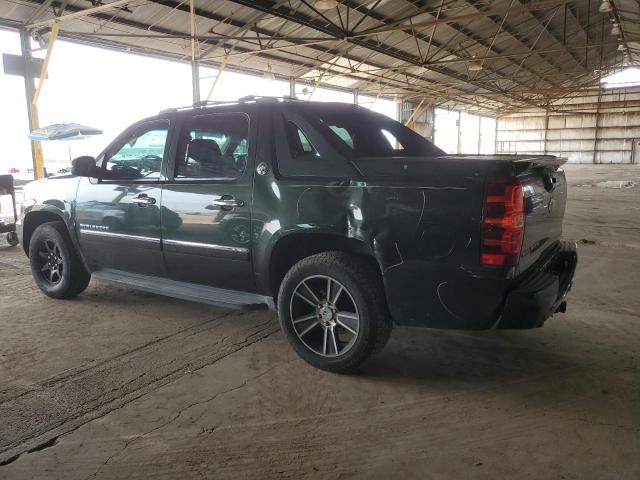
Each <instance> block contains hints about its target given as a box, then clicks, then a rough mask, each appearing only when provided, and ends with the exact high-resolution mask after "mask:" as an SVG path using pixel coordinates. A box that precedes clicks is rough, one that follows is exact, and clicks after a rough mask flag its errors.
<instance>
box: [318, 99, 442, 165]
mask: <svg viewBox="0 0 640 480" xmlns="http://www.w3.org/2000/svg"><path fill="white" fill-rule="evenodd" d="M305 116H306V118H309V119H310V118H311V116H318V117H319V118H320V122H321V123H322V124H323V125H325V126H326V127H327V128H326V130H325V131H326V134H327V135H329V136H330V137H332V139H333V141H334V142H337V143H339V144H341V145H342V146H343V147H344V146H347V147H348V148H349V151H352V152H353V153H354V154H355V156H357V157H408V156H437V155H443V154H444V152H443V151H442V150H440V149H439V148H438V147H436V146H435V145H433V144H432V143H431V142H429V141H428V140H427V139H425V138H423V137H422V136H420V135H418V134H417V133H415V132H414V131H413V130H411V129H409V128H407V127H405V126H404V125H402V124H401V123H399V122H396V121H394V120H391V119H389V118H387V117H384V116H382V115H379V114H375V113H372V112H368V111H363V110H361V109H355V108H354V109H349V110H347V109H339V110H337V109H332V110H329V109H324V108H323V109H318V111H310V112H306V113H305Z"/></svg>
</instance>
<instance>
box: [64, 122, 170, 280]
mask: <svg viewBox="0 0 640 480" xmlns="http://www.w3.org/2000/svg"><path fill="white" fill-rule="evenodd" d="M168 137H169V121H168V120H155V121H150V122H143V123H139V124H136V125H134V126H132V127H131V128H129V129H128V130H127V131H125V132H124V133H123V134H122V135H121V136H120V137H119V138H118V139H116V141H115V142H114V143H113V144H112V145H111V146H110V147H108V148H107V150H106V151H105V152H104V154H103V155H102V156H101V157H99V158H98V162H99V164H100V166H101V170H100V171H101V174H100V178H83V179H82V180H81V181H80V184H79V187H78V194H77V201H76V210H75V215H76V216H75V218H76V228H77V229H78V238H79V241H80V245H81V248H82V252H83V254H84V256H85V258H86V259H87V261H88V263H89V264H90V265H91V267H92V268H93V269H96V270H99V269H117V270H123V271H126V272H131V273H140V274H147V275H155V276H165V275H166V271H165V268H164V264H163V259H162V250H161V247H160V238H161V231H160V201H161V198H162V185H161V182H162V180H163V179H164V175H163V172H162V169H163V162H164V159H165V157H166V156H167V151H168V149H167V146H168V144H169V142H168V141H167V140H168Z"/></svg>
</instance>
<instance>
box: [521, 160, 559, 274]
mask: <svg viewBox="0 0 640 480" xmlns="http://www.w3.org/2000/svg"><path fill="white" fill-rule="evenodd" d="M555 160H556V161H555V162H554V161H548V160H547V161H544V162H540V163H536V162H535V161H532V162H531V163H530V167H529V168H528V169H526V170H524V171H523V172H522V173H520V174H519V175H518V180H519V181H520V182H521V184H522V187H523V190H524V201H525V229H524V238H523V241H522V253H521V256H520V264H519V269H520V271H524V270H526V269H527V268H529V267H530V266H531V265H532V264H533V263H535V262H536V260H538V259H539V258H540V257H541V255H542V254H543V253H544V252H545V251H546V250H547V249H548V248H549V247H551V246H552V245H554V244H555V242H556V241H557V240H560V237H561V235H562V220H563V217H564V211H565V206H566V203H567V182H566V178H565V174H564V171H563V170H562V169H561V168H560V165H561V164H562V163H563V160H562V159H555Z"/></svg>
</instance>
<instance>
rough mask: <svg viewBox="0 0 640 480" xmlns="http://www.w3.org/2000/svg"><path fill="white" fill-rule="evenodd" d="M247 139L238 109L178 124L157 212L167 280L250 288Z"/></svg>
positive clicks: (249, 149)
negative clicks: (171, 160)
mask: <svg viewBox="0 0 640 480" xmlns="http://www.w3.org/2000/svg"><path fill="white" fill-rule="evenodd" d="M253 143H254V142H253V141H252V140H250V138H249V117H248V116H247V115H246V114H245V113H221V114H208V115H198V116H193V117H188V118H186V119H185V120H184V121H183V124H182V126H181V128H180V134H179V135H178V143H177V149H176V152H177V154H176V158H175V162H174V168H173V171H172V172H170V174H169V175H170V179H169V180H168V181H167V182H166V184H165V186H164V189H163V193H162V208H161V212H160V215H161V223H162V228H163V233H162V237H163V240H162V244H163V251H164V259H165V264H166V265H167V270H168V273H169V276H170V277H171V278H172V279H174V280H181V281H186V282H194V283H200V284H204V285H209V286H213V287H218V288H225V289H230V290H242V291H248V292H254V291H255V284H254V281H253V272H252V265H251V244H252V241H253V233H252V225H251V215H250V212H251V171H250V170H251V169H250V168H248V163H250V161H251V158H252V154H251V152H252V151H253V145H252V144H253Z"/></svg>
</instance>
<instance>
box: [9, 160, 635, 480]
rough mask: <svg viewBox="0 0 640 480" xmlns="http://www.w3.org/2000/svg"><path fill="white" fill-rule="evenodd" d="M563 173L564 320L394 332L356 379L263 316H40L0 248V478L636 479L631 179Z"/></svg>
mask: <svg viewBox="0 0 640 480" xmlns="http://www.w3.org/2000/svg"><path fill="white" fill-rule="evenodd" d="M567 172H568V179H569V183H570V185H571V188H570V193H569V196H570V203H569V207H568V212H567V216H566V221H565V236H566V237H567V238H573V239H584V240H586V242H585V241H583V242H582V243H581V244H580V245H579V255H580V261H579V268H578V273H577V277H576V283H575V287H574V290H573V292H572V293H571V295H570V299H569V310H568V313H567V314H566V315H557V316H556V317H555V318H554V319H552V320H550V321H549V322H548V324H547V325H546V326H545V327H544V328H542V329H538V330H534V331H520V332H508V331H497V332H480V333H469V332H454V331H449V332H447V331H429V330H418V329H401V328H397V329H396V330H394V333H393V335H392V338H391V341H390V342H389V344H388V346H387V348H386V349H385V350H384V352H383V353H382V354H381V355H379V356H378V357H376V358H375V359H374V360H373V361H372V362H371V363H369V364H368V365H367V366H366V368H364V370H363V371H362V373H361V374H359V375H357V376H339V375H332V374H328V373H324V372H321V371H319V370H315V369H313V368H311V367H309V366H307V365H306V364H305V363H303V362H302V361H300V360H298V358H297V357H296V356H295V355H294V354H293V352H292V351H291V349H290V348H289V347H288V346H287V344H286V342H285V339H284V337H283V335H282V334H281V333H280V332H279V331H278V328H277V324H276V320H275V316H274V315H273V314H272V313H265V312H260V313H250V314H238V313H234V312H230V311H226V310H222V309H215V308H211V307H208V306H203V305H197V304H191V303H187V302H183V301H178V300H172V299H167V298H161V297H156V296H153V295H147V294H142V293H136V292H132V291H127V290H123V289H118V288H112V287H105V286H99V285H95V284H92V285H91V286H90V287H89V288H88V289H87V291H86V292H85V293H84V294H82V295H81V296H80V297H79V298H78V299H76V300H73V301H56V300H51V299H48V298H47V297H45V296H43V295H41V294H40V293H39V292H38V291H37V290H36V288H35V286H34V284H33V282H32V280H31V276H30V274H29V270H28V266H27V260H26V258H25V257H24V255H22V253H21V251H20V250H19V249H17V248H14V249H11V248H8V247H7V246H6V244H4V245H0V462H2V463H3V464H4V465H3V466H1V467H0V478H2V479H22V478H46V479H54V478H61V479H62V478H64V479H85V478H105V479H107V478H108V479H120V478H122V479H125V478H127V479H129V478H145V479H146V478H180V479H185V478H192V477H198V478H212V479H213V478H215V479H222V478H295V479H299V478H367V479H369V478H384V479H387V478H416V477H419V478H456V479H458V478H487V479H489V478H490V479H495V478H535V479H553V478H558V479H563V478H564V479H570V478H575V479H598V480H603V479H636V478H640V368H639V367H640V328H639V322H640V168H639V167H630V166H627V167H622V166H583V167H576V166H568V167H567ZM604 180H633V181H636V182H638V183H639V185H638V186H636V187H635V188H626V189H608V188H599V187H592V186H588V185H591V184H594V183H596V182H600V181H604ZM585 185H587V186H585ZM591 241H594V242H595V243H594V244H591Z"/></svg>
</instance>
